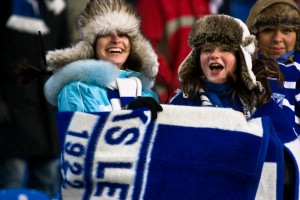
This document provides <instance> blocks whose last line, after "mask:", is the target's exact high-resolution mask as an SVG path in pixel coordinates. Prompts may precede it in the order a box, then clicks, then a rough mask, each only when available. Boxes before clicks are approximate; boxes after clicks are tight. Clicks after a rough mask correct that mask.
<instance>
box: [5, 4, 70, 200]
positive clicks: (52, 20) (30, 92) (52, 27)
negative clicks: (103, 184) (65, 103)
mask: <svg viewBox="0 0 300 200" xmlns="http://www.w3.org/2000/svg"><path fill="white" fill-rule="evenodd" d="M1 3H2V4H1V8H0V10H1V12H0V15H1V17H0V22H1V32H0V35H1V37H0V43H1V45H2V48H3V51H2V53H1V55H0V66H1V67H0V77H1V78H0V133H1V134H0V163H1V164H0V188H1V189H5V188H32V189H37V190H40V191H42V192H44V193H46V194H48V196H49V197H51V198H52V197H53V196H54V195H56V193H57V191H56V189H58V188H59V183H60V182H59V177H60V176H59V173H58V155H59V139H58V132H57V128H56V123H55V112H56V108H55V107H53V106H51V105H50V104H48V103H47V101H46V100H45V97H44V93H43V86H44V83H45V81H46V77H43V78H38V79H36V80H34V81H33V82H31V83H30V84H28V85H26V86H20V85H19V83H18V76H17V74H16V73H15V71H16V69H17V66H18V63H20V62H22V61H23V60H24V59H25V58H26V59H27V62H29V63H30V64H32V65H36V66H37V65H41V60H42V58H43V50H42V48H41V43H40V38H39V34H38V31H41V33H42V37H43V44H44V48H45V50H48V49H52V48H55V47H61V48H62V47H64V46H66V45H68V44H69V38H68V30H67V29H66V24H67V23H66V14H67V13H66V10H65V7H66V4H65V2H64V1H62V0H55V1H35V0H32V1H20V0H13V1H9V0H4V1H2V2H1ZM28 20H29V22H28Z"/></svg>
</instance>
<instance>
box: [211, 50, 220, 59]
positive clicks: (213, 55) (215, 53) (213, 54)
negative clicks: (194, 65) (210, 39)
mask: <svg viewBox="0 0 300 200" xmlns="http://www.w3.org/2000/svg"><path fill="white" fill-rule="evenodd" d="M218 58H220V51H219V49H218V48H215V49H214V50H213V51H212V52H211V54H210V59H211V60H215V59H218Z"/></svg>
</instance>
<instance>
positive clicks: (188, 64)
mask: <svg viewBox="0 0 300 200" xmlns="http://www.w3.org/2000/svg"><path fill="white" fill-rule="evenodd" d="M254 41H255V38H254V36H253V35H250V33H249V31H248V29H247V27H246V25H245V24H244V23H243V22H242V21H241V20H238V19H236V18H232V17H230V16H226V15H208V16H205V17H202V18H200V19H198V20H197V21H196V22H195V23H194V25H193V27H192V30H191V33H190V35H189V45H190V46H191V47H192V51H191V53H190V54H189V55H188V56H187V58H186V59H185V60H184V61H183V63H182V64H181V65H180V67H179V71H178V74H179V79H180V81H181V90H179V91H178V93H177V94H176V95H175V97H174V98H173V99H172V100H171V104H175V105H190V106H212V107H222V108H232V109H234V110H236V111H239V112H241V113H243V114H244V115H245V116H246V117H247V118H248V119H249V118H250V117H251V116H252V114H253V113H254V111H255V109H256V108H257V107H258V106H259V105H261V104H262V102H259V99H262V98H261V96H263V95H265V93H264V91H265V90H264V89H263V87H262V85H261V84H260V82H258V81H256V77H255V75H254V74H253V72H252V58H251V55H252V54H253V53H254V50H255V44H254Z"/></svg>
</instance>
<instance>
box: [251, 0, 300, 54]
mask: <svg viewBox="0 0 300 200" xmlns="http://www.w3.org/2000/svg"><path fill="white" fill-rule="evenodd" d="M246 24H247V26H248V28H249V30H250V32H251V33H252V34H254V35H257V33H259V32H260V31H262V30H264V29H266V28H269V27H274V26H280V25H285V26H290V27H292V28H295V30H296V32H297V41H298V42H297V44H296V49H297V50H300V42H299V37H300V34H299V33H300V10H299V8H298V6H297V4H296V3H295V2H294V1H293V0H257V1H256V3H255V4H254V5H253V7H252V8H251V10H250V13H249V16H248V18H247V20H246Z"/></svg>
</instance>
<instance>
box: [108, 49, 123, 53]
mask: <svg viewBox="0 0 300 200" xmlns="http://www.w3.org/2000/svg"><path fill="white" fill-rule="evenodd" d="M108 51H109V52H110V53H112V52H118V53H121V52H122V49H120V48H111V49H109V50H108Z"/></svg>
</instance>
